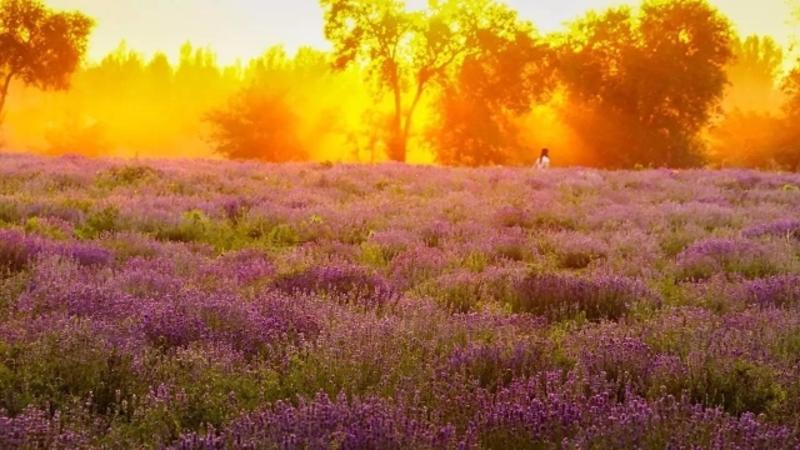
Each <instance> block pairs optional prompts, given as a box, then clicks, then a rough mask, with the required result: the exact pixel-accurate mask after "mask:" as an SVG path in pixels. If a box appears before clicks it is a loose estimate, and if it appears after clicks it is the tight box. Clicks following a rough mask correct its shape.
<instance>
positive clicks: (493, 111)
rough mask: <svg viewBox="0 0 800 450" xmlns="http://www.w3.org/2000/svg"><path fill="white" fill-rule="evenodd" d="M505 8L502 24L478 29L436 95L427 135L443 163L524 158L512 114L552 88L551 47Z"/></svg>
mask: <svg viewBox="0 0 800 450" xmlns="http://www.w3.org/2000/svg"><path fill="white" fill-rule="evenodd" d="M504 13H505V14H506V15H507V19H506V20H504V21H503V25H505V27H506V28H505V29H501V28H495V29H492V30H484V31H482V32H481V33H480V35H479V36H478V39H477V44H478V48H477V49H476V50H475V51H474V52H473V53H472V54H470V55H469V56H467V57H466V58H465V59H464V61H463V64H462V65H461V66H460V67H459V68H458V72H457V74H456V77H455V79H454V80H453V81H452V82H450V83H448V84H447V85H446V86H445V88H444V89H443V90H442V92H441V95H439V98H438V101H437V106H438V108H437V114H438V118H439V119H438V121H437V123H435V125H434V127H433V128H432V129H431V130H430V132H429V136H430V138H431V141H432V143H433V146H434V148H435V151H436V157H437V160H438V161H439V162H440V163H442V164H447V165H466V166H483V165H493V164H513V163H519V162H522V161H523V160H524V159H525V158H524V157H523V155H522V151H521V150H522V146H521V143H520V142H519V139H518V136H519V130H518V129H517V124H516V119H517V118H518V117H519V116H521V115H523V114H525V113H528V112H530V110H531V107H532V105H533V104H534V103H535V102H537V101H540V100H541V99H542V98H543V97H545V96H546V95H547V94H548V93H549V92H550V91H551V88H552V86H553V70H552V69H553V61H552V57H551V56H552V52H551V50H550V47H549V46H548V45H546V44H544V43H543V42H541V41H540V40H538V39H537V38H536V37H535V36H534V34H533V30H532V27H531V26H530V24H527V23H523V22H520V21H518V20H517V18H516V14H515V13H513V12H512V11H510V10H508V11H504ZM497 22H499V21H497Z"/></svg>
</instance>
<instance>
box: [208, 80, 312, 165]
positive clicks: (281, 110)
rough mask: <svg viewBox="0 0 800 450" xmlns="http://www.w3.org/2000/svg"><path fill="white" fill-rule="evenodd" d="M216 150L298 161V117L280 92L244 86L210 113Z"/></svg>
mask: <svg viewBox="0 0 800 450" xmlns="http://www.w3.org/2000/svg"><path fill="white" fill-rule="evenodd" d="M209 120H210V122H211V123H212V125H213V127H214V131H213V140H214V142H215V143H216V147H217V151H218V152H219V153H221V154H223V155H225V156H226V157H228V158H232V159H261V160H264V161H269V162H286V161H301V160H304V159H305V158H306V157H307V155H306V153H305V150H304V148H303V145H302V144H301V142H300V139H299V137H298V117H297V116H296V115H295V113H294V112H293V111H292V109H291V108H290V106H289V105H288V103H287V102H286V101H285V100H284V98H283V97H282V96H281V95H279V94H270V93H265V92H263V91H261V90H259V89H255V88H250V89H246V90H244V91H242V92H240V93H239V94H237V95H235V96H234V97H233V99H232V100H231V101H230V104H229V105H228V107H227V108H224V109H220V110H217V111H214V112H212V113H211V114H209Z"/></svg>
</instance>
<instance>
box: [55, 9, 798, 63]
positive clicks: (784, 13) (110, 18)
mask: <svg viewBox="0 0 800 450" xmlns="http://www.w3.org/2000/svg"><path fill="white" fill-rule="evenodd" d="M790 1H791V0H712V1H711V3H713V4H715V5H716V6H718V7H719V8H720V9H721V10H722V11H723V12H724V13H725V14H727V15H728V16H729V17H730V18H731V20H732V21H733V23H734V24H735V25H736V27H737V29H738V31H739V33H740V34H743V35H747V34H753V33H757V34H770V35H772V36H773V37H775V38H776V39H777V40H778V41H779V42H781V43H782V44H784V45H789V43H790V42H791V41H792V37H793V36H794V35H796V34H797V32H798V31H800V25H798V24H792V23H791V8H790V6H789V2H790ZM47 3H48V4H49V5H51V6H53V7H55V8H59V9H79V10H81V11H83V12H85V13H87V14H88V15H90V16H92V17H94V18H95V19H96V20H97V22H98V24H97V28H96V29H95V31H94V34H93V37H92V41H91V48H90V55H89V57H90V59H92V60H97V59H99V58H101V57H102V56H103V55H105V54H107V53H108V52H109V51H111V50H113V49H114V48H115V47H116V46H117V45H118V44H119V43H120V41H122V40H123V39H124V40H126V41H127V43H128V46H129V47H131V48H134V49H136V50H139V51H143V52H144V53H145V54H148V55H149V54H152V53H154V52H155V51H157V50H163V51H166V52H167V54H168V55H170V56H173V57H174V56H175V55H176V54H177V51H178V49H179V47H180V45H181V44H182V43H184V42H186V41H191V42H192V43H193V44H195V45H198V46H209V47H211V48H213V49H214V50H215V51H216V52H217V53H218V55H219V58H220V61H221V62H223V63H230V62H233V61H235V60H236V59H238V58H241V59H248V58H251V57H253V56H257V55H259V54H261V53H262V51H263V50H264V49H266V48H267V47H269V46H271V45H274V44H284V45H285V46H286V47H287V48H288V49H290V50H293V49H296V48H298V47H300V46H303V45H311V46H315V47H320V48H327V44H326V42H325V40H324V37H323V34H322V12H321V10H320V8H319V5H318V2H317V1H316V0H48V1H47ZM425 3H426V0H410V1H409V4H410V5H412V6H420V5H424V4H425ZM506 3H508V4H509V5H511V6H512V7H514V8H516V9H517V10H519V12H520V14H521V16H522V17H524V18H525V19H528V20H531V21H532V22H533V23H534V24H535V25H536V26H537V27H538V28H539V29H540V30H541V31H543V32H550V31H556V30H558V29H559V28H560V27H561V26H562V24H563V23H564V22H567V21H569V20H571V19H574V18H576V17H578V16H579V15H581V14H582V13H583V12H584V11H586V10H587V9H602V8H605V7H607V6H610V5H615V4H622V3H629V4H637V3H638V1H635V0H627V1H626V0H508V1H506Z"/></svg>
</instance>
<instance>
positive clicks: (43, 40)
mask: <svg viewBox="0 0 800 450" xmlns="http://www.w3.org/2000/svg"><path fill="white" fill-rule="evenodd" d="M93 26H94V23H93V21H92V19H90V18H89V17H87V16H85V15H83V14H80V13H75V12H71V13H65V12H54V11H52V10H50V9H49V8H47V7H46V6H45V5H44V4H43V3H42V2H40V1H39V0H4V1H3V2H2V3H0V30H2V34H3V39H2V40H0V76H2V84H0V114H1V113H2V112H3V107H4V106H5V103H6V97H7V96H8V90H9V86H10V84H11V81H12V80H13V79H17V80H20V81H22V82H23V83H24V84H26V85H30V86H36V87H40V88H43V89H65V88H67V87H68V86H69V81H70V76H71V75H72V73H73V72H74V71H75V69H77V68H78V65H79V64H80V62H81V59H82V58H83V54H84V53H85V52H86V46H87V44H88V40H89V33H90V32H91V30H92V27H93Z"/></svg>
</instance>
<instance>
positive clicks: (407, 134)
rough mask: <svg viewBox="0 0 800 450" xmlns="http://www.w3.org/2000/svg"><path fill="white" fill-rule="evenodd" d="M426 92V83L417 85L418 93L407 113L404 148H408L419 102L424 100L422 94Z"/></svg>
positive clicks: (421, 82)
mask: <svg viewBox="0 0 800 450" xmlns="http://www.w3.org/2000/svg"><path fill="white" fill-rule="evenodd" d="M424 90H425V82H424V81H420V82H419V84H417V92H416V94H414V100H413V101H412V102H411V107H410V108H409V109H408V112H407V113H406V123H405V128H404V129H403V146H404V147H406V146H407V145H408V139H409V138H410V136H411V126H412V124H413V123H414V113H415V112H416V110H417V106H419V101H420V99H422V93H423V91H424Z"/></svg>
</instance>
